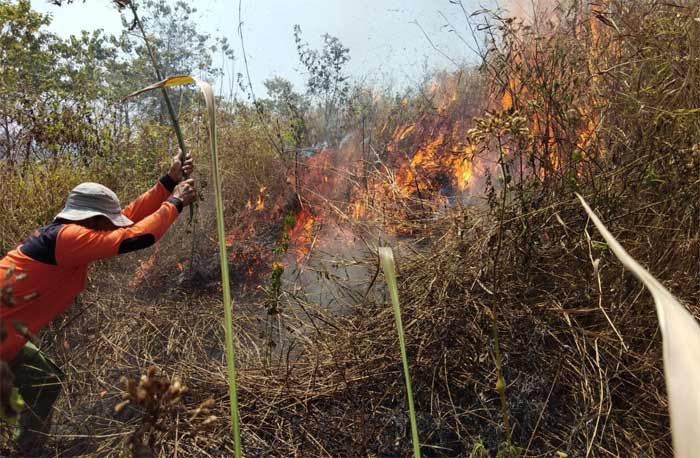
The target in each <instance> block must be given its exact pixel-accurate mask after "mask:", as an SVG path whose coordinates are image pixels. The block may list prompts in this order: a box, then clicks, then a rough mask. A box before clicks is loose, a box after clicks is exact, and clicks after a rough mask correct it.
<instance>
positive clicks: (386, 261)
mask: <svg viewBox="0 0 700 458" xmlns="http://www.w3.org/2000/svg"><path fill="white" fill-rule="evenodd" d="M379 262H380V263H381V265H382V269H383V270H384V277H385V278H386V283H387V285H388V286H389V294H390V295H391V303H392V304H393V306H394V318H395V319H396V331H397V333H398V334H399V347H400V348H401V360H402V362H403V375H404V379H405V380H406V396H407V397H408V411H409V415H410V417H411V437H412V440H413V456H414V458H420V441H419V440H418V424H417V423H416V409H415V407H414V405H413V388H412V387H411V375H410V374H409V372H408V356H406V339H405V338H404V333H403V322H402V321H401V306H400V304H399V287H398V285H397V283H396V263H395V262H394V252H393V251H392V250H391V248H389V247H380V248H379Z"/></svg>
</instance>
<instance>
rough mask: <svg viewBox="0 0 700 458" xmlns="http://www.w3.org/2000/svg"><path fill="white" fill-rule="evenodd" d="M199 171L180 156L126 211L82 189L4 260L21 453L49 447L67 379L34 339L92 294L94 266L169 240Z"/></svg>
mask: <svg viewBox="0 0 700 458" xmlns="http://www.w3.org/2000/svg"><path fill="white" fill-rule="evenodd" d="M192 170H193V162H192V158H191V157H190V156H189V155H187V156H186V157H185V160H184V162H181V161H180V160H179V159H178V157H177V156H176V157H175V158H173V162H172V165H171V167H170V170H169V172H168V173H167V174H166V175H164V176H163V177H162V178H161V179H160V180H159V181H158V182H157V183H156V185H155V186H153V187H152V188H151V189H150V190H148V191H147V192H145V193H144V194H142V195H141V196H139V197H138V198H137V199H136V200H134V201H133V202H131V203H130V204H129V205H128V206H127V207H126V208H124V209H123V210H122V209H121V205H120V203H119V199H118V197H117V196H116V194H115V193H114V192H113V191H111V190H110V189H109V188H107V187H105V186H103V185H100V184H97V183H82V184H79V185H78V186H76V187H75V188H74V189H73V190H72V191H70V193H69V194H68V198H67V200H66V204H65V207H64V208H63V210H62V211H61V212H60V213H59V214H58V215H57V216H56V218H55V219H54V220H53V222H52V223H51V224H49V225H47V226H44V227H42V228H41V229H39V230H37V231H35V232H34V233H33V234H31V235H30V236H29V237H28V238H27V239H26V240H25V241H24V243H23V244H21V245H20V246H19V247H17V248H16V249H14V250H12V251H10V252H9V253H8V254H7V255H6V256H5V257H4V258H2V259H1V260H0V289H3V291H4V294H3V296H6V295H7V294H6V293H7V291H9V290H10V288H9V286H7V285H11V291H12V298H13V299H12V300H11V301H9V300H3V301H0V335H1V336H2V337H3V338H2V341H0V363H2V365H3V366H4V367H3V368H0V369H2V370H0V376H3V378H4V379H5V383H0V388H3V387H4V388H3V391H4V393H0V407H5V409H7V408H9V404H10V403H9V402H8V399H9V396H10V393H9V392H8V388H7V387H8V386H11V385H12V384H11V383H7V382H8V381H9V380H10V377H13V378H14V385H15V387H16V388H17V390H18V391H19V393H20V394H21V397H22V398H23V400H24V401H25V405H26V408H25V410H24V411H23V412H22V413H21V414H20V418H19V434H18V438H17V445H18V448H19V449H20V451H24V452H25V453H27V451H28V450H29V449H32V448H35V447H43V444H44V443H45V441H46V438H47V433H48V430H49V427H50V417H51V412H52V407H53V404H54V402H55V401H56V399H57V398H58V396H59V394H60V392H61V381H62V379H63V373H62V372H61V370H60V368H59V367H58V366H57V365H56V364H55V363H54V362H53V361H52V360H51V359H50V358H49V357H47V356H46V355H45V354H44V353H43V352H41V351H40V350H39V348H37V346H36V345H34V344H33V343H32V342H31V340H29V338H30V336H32V335H35V334H36V333H37V332H38V331H39V330H41V329H42V328H44V327H45V326H47V325H48V324H49V322H51V321H52V320H53V319H54V318H56V317H57V316H59V315H60V314H62V313H63V312H65V311H66V310H67V309H68V308H69V306H70V305H71V303H72V302H73V300H74V299H75V297H76V296H77V295H78V294H79V293H80V292H81V291H82V290H83V289H85V286H86V282H87V274H88V266H89V264H90V263H91V262H93V261H97V260H99V259H105V258H110V257H113V256H117V255H121V254H126V253H130V252H133V251H136V250H141V249H144V248H146V247H149V246H151V245H153V244H154V243H155V242H156V241H158V240H159V239H160V238H161V237H162V236H163V234H165V232H166V231H167V230H168V228H169V227H170V225H171V224H173V222H175V220H176V219H177V217H178V215H179V214H180V212H182V209H183V207H186V206H188V205H190V204H191V203H192V202H193V201H194V200H195V198H196V193H195V186H194V185H195V184H194V180H193V179H185V177H186V176H188V175H189V174H190V173H192ZM10 302H11V303H10ZM4 362H6V364H5V363H4ZM8 366H9V371H8ZM3 374H4V375H3Z"/></svg>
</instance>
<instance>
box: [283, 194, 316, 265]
mask: <svg viewBox="0 0 700 458" xmlns="http://www.w3.org/2000/svg"><path fill="white" fill-rule="evenodd" d="M315 220H316V219H315V218H314V216H313V215H312V214H311V212H309V210H308V209H307V208H302V209H301V210H300V211H299V213H297V215H296V217H295V221H294V227H293V228H292V229H290V230H289V232H288V234H289V239H290V240H291V241H292V243H293V250H294V255H295V258H296V261H297V264H301V263H303V261H304V258H306V256H307V255H308V254H309V252H310V251H311V243H312V241H313V229H314V222H315Z"/></svg>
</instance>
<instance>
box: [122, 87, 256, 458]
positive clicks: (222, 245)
mask: <svg viewBox="0 0 700 458" xmlns="http://www.w3.org/2000/svg"><path fill="white" fill-rule="evenodd" d="M193 83H194V84H196V85H197V86H199V88H200V89H201V90H202V93H203V94H204V99H205V101H206V104H207V117H208V118H209V153H210V155H211V164H212V175H213V180H214V196H215V205H216V232H217V236H218V238H219V262H220V265H221V290H222V293H223V302H224V334H225V348H226V368H227V381H228V387H229V400H230V403H231V432H232V435H233V442H234V444H233V446H234V453H235V458H241V457H242V456H243V454H242V448H241V431H240V426H239V415H238V394H237V393H238V390H237V388H236V356H235V352H234V347H233V311H232V307H233V302H232V300H231V283H230V280H229V270H228V256H227V251H226V233H225V231H224V199H223V196H222V192H221V172H220V170H219V156H218V154H217V138H216V101H215V99H214V93H213V91H212V89H211V86H210V85H209V83H207V82H205V81H202V80H200V79H198V78H195V77H192V76H188V75H179V76H172V77H170V78H167V79H165V80H163V81H159V82H158V83H155V84H152V85H150V86H148V87H146V88H143V89H141V90H139V91H136V92H134V93H133V94H130V95H128V96H127V97H126V98H129V97H134V96H136V95H139V94H142V93H144V92H147V91H151V90H154V89H162V88H166V87H168V86H177V85H181V84H193Z"/></svg>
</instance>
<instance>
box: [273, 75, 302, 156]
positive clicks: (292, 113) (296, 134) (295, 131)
mask: <svg viewBox="0 0 700 458" xmlns="http://www.w3.org/2000/svg"><path fill="white" fill-rule="evenodd" d="M263 84H264V85H265V88H266V89H267V94H268V95H269V97H270V101H269V104H270V107H269V108H270V111H271V112H272V114H273V115H274V117H276V118H277V120H278V125H279V122H280V121H281V122H282V123H283V124H284V125H285V127H287V126H288V128H285V129H283V131H282V132H281V136H282V138H283V144H284V143H286V144H289V143H291V145H290V146H292V147H293V148H295V149H298V148H301V147H303V146H306V145H307V144H308V142H309V129H308V125H307V121H306V119H307V116H308V112H309V101H308V98H307V97H304V96H303V95H301V94H299V93H298V92H296V91H295V90H294V88H293V87H292V83H291V82H290V81H289V80H286V79H284V78H280V77H275V78H271V79H268V80H265V82H264V83H263ZM288 134H289V135H291V141H289V140H287V139H286V138H285V137H288V136H289V135H288Z"/></svg>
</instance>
